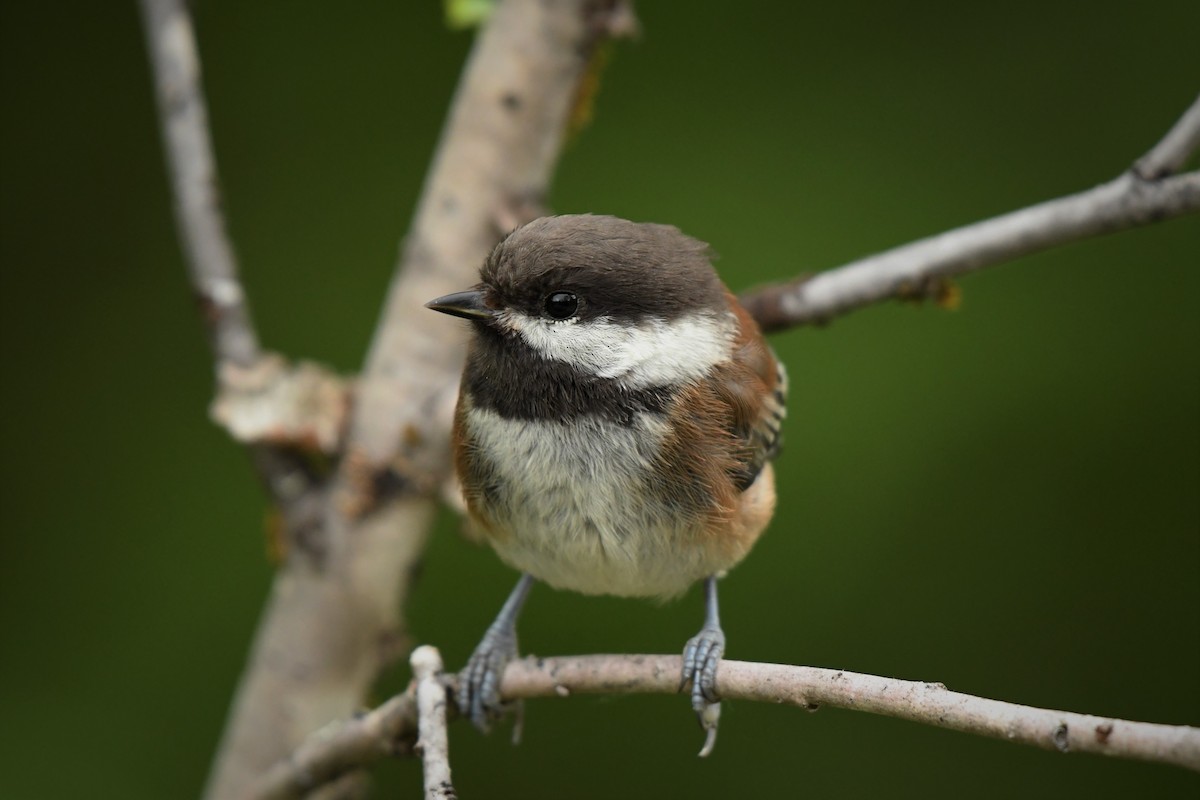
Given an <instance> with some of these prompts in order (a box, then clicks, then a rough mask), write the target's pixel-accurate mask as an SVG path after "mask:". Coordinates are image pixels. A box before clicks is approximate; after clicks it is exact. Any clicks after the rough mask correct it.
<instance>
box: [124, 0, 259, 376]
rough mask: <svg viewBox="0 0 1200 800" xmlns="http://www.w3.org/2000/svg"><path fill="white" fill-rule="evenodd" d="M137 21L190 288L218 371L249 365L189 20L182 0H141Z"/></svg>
mask: <svg viewBox="0 0 1200 800" xmlns="http://www.w3.org/2000/svg"><path fill="white" fill-rule="evenodd" d="M142 17H143V27H144V28H145V33H146V42H147V45H148V47H149V50H150V61H151V65H152V66H153V71H154V86H155V90H156V91H155V94H156V96H157V98H158V113H159V120H160V123H161V126H162V135H163V143H164V145H165V147H166V151H167V161H168V163H169V164H170V167H171V169H170V172H171V181H172V186H173V189H174V195H175V217H176V223H177V224H178V226H179V231H180V233H181V235H182V236H183V241H184V250H185V252H186V255H187V262H188V274H189V277H190V278H191V282H192V289H193V291H194V292H195V293H196V297H197V299H198V301H199V302H200V305H201V312H202V314H203V316H204V320H205V323H206V324H207V326H208V331H209V339H210V341H211V343H212V347H213V352H214V354H215V355H216V359H217V364H218V367H219V366H220V364H221V363H222V362H232V363H234V364H238V365H240V366H250V365H251V364H253V363H254V362H255V361H257V360H258V358H259V356H260V348H259V344H258V336H257V335H256V334H255V332H254V325H253V323H252V322H251V319H250V310H249V308H248V306H247V303H246V295H245V292H244V291H243V289H242V283H241V280H240V279H239V278H238V267H237V259H236V258H235V256H234V253H233V246H232V245H231V244H230V242H229V237H228V235H226V232H225V220H224V218H223V217H222V215H221V205H220V199H219V196H218V191H217V166H216V159H215V158H214V157H213V148H212V141H211V140H210V138H209V132H208V111H207V109H206V108H205V105H204V92H203V90H202V88H201V85H200V57H199V54H198V52H197V50H196V37H195V32H194V31H193V29H192V20H191V17H190V16H189V14H188V10H187V5H186V3H185V2H184V0H142Z"/></svg>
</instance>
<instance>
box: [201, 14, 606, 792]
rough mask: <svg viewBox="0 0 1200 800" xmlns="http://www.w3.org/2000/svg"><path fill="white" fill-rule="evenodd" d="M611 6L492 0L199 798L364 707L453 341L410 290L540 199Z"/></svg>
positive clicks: (423, 511) (413, 543)
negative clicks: (332, 448)
mask: <svg viewBox="0 0 1200 800" xmlns="http://www.w3.org/2000/svg"><path fill="white" fill-rule="evenodd" d="M628 18H629V13H628V11H627V9H625V7H624V5H623V4H622V3H620V2H618V0H558V2H553V3H547V2H543V1H542V0H506V1H505V2H503V3H499V4H497V5H496V6H495V9H494V11H493V13H492V15H491V18H490V19H489V21H488V24H487V26H486V27H485V28H484V29H483V30H482V31H481V32H480V33H479V35H478V37H477V39H476V41H475V45H474V47H473V48H472V51H471V55H470V58H469V60H468V63H467V65H466V68H465V69H464V72H463V75H462V78H461V80H460V83H459V88H458V90H457V92H456V94H455V98H454V101H453V104H452V107H451V111H450V115H449V118H448V120H447V123H446V126H445V128H444V129H443V132H442V137H441V140H440V141H439V144H438V150H437V153H436V155H435V157H434V160H433V163H432V165H431V167H430V171H429V174H428V176H427V178H426V183H425V186H424V189H423V191H422V196H421V200H420V202H419V204H418V207H417V212H416V215H415V217H414V219H413V221H412V225H411V228H410V230H409V233H408V235H407V237H406V239H405V244H404V248H403V253H402V257H401V259H400V263H399V264H398V266H397V269H396V273H395V277H394V279H393V281H392V285H391V288H390V289H389V292H388V298H387V302H386V306H385V308H384V311H383V314H382V316H381V319H380V322H379V325H378V327H377V331H376V335H375V338H374V341H373V342H372V345H371V350H370V354H369V356H368V358H367V362H366V365H365V367H364V370H363V374H362V378H361V381H360V383H359V385H358V387H357V391H356V395H355V402H354V405H353V408H352V411H351V413H352V415H353V417H352V419H351V420H350V421H349V424H348V430H347V434H346V440H345V444H344V451H343V454H342V457H341V458H340V459H339V461H338V466H337V470H336V472H335V473H334V475H333V476H332V477H331V480H330V486H329V490H328V492H326V493H325V494H324V495H322V504H321V509H320V514H319V518H318V519H319V523H318V524H317V525H316V526H315V527H314V530H313V531H312V538H313V539H315V540H318V541H319V543H320V546H319V548H317V550H318V551H319V553H320V557H319V558H316V559H313V560H312V561H311V562H310V563H303V562H302V561H301V560H299V559H289V561H288V563H287V564H286V565H285V566H284V569H283V570H282V571H281V572H280V573H279V574H278V575H277V576H276V579H275V583H274V586H273V589H272V595H271V598H270V599H269V601H268V603H267V607H266V609H265V611H264V613H263V618H262V621H261V623H260V626H259V630H258V632H257V634H256V635H255V641H254V645H253V649H252V652H251V655H250V659H249V663H248V664H247V667H246V670H245V672H244V674H243V676H242V679H241V682H240V684H239V687H238V692H237V695H236V697H235V699H234V703H233V707H232V709H231V710H230V714H229V720H228V721H227V723H226V728H225V732H224V734H223V737H222V741H221V744H220V745H219V747H218V751H217V755H216V758H215V759H214V765H213V770H212V773H211V775H210V778H209V784H208V788H207V791H206V796H207V797H210V798H226V797H243V796H245V794H246V787H247V786H248V785H250V784H251V783H252V782H253V781H255V780H256V779H257V778H258V777H259V776H260V775H261V774H262V773H263V771H264V770H266V769H267V768H268V767H269V766H270V765H271V764H273V763H275V762H276V761H277V760H278V759H280V758H282V757H284V756H285V755H286V754H287V753H288V752H291V751H292V750H293V749H294V748H295V747H296V746H297V744H299V743H300V742H301V741H303V740H304V737H306V736H307V735H308V734H309V733H311V732H312V731H314V730H317V729H319V728H321V727H322V726H324V725H325V724H326V723H328V722H330V721H331V720H336V719H340V718H342V717H344V716H347V715H349V714H350V713H351V712H352V711H353V710H354V709H355V708H357V707H359V706H360V705H361V704H362V703H363V699H364V698H365V697H366V694H367V691H368V690H369V688H370V686H371V685H372V684H373V683H374V681H375V679H376V678H377V677H378V676H379V674H380V672H381V671H382V670H384V669H385V668H386V667H388V666H389V665H390V664H392V663H393V662H394V660H395V659H396V658H397V657H398V656H399V655H401V654H402V653H403V652H404V651H405V649H406V648H407V646H408V642H407V640H406V630H405V626H404V610H405V599H406V596H407V593H408V591H409V587H410V582H411V580H412V577H413V574H414V573H415V571H416V569H417V566H418V564H419V561H420V558H421V554H422V551H423V549H424V545H425V540H426V537H427V535H428V533H429V530H430V528H431V527H432V525H433V521H434V515H435V513H436V501H435V499H434V495H435V492H436V490H437V488H438V487H439V484H440V482H441V478H442V477H443V476H444V475H445V474H446V472H448V468H449V450H450V447H449V427H450V425H449V420H450V412H451V409H452V407H453V403H454V398H455V393H456V388H457V383H458V373H459V371H460V369H461V366H462V357H463V350H464V345H465V342H464V338H463V336H462V335H461V334H462V332H461V330H456V326H454V325H453V323H450V322H439V321H437V320H434V319H431V317H430V315H429V313H428V312H427V311H426V310H425V309H424V308H423V305H424V303H425V301H427V300H429V299H430V298H431V297H436V296H438V295H440V294H445V293H446V292H449V291H452V290H455V289H461V288H463V287H464V286H466V285H469V284H471V283H474V282H475V281H476V280H477V274H478V273H477V269H478V266H479V264H480V263H482V261H483V259H484V257H485V256H486V255H487V253H488V252H489V251H490V250H491V248H492V247H493V246H494V245H495V243H496V242H497V241H498V240H499V238H500V236H501V235H503V234H504V233H506V232H507V229H508V226H509V225H510V224H511V221H512V220H513V219H515V218H520V217H521V216H522V215H523V214H522V209H524V208H525V207H527V206H529V205H536V204H537V203H538V201H539V200H540V199H541V198H542V197H544V196H545V194H546V192H547V190H548V186H549V182H550V178H551V176H552V173H553V170H554V166H555V164H556V163H557V160H558V156H559V153H560V151H561V147H562V143H563V138H564V132H565V131H566V129H567V125H568V121H569V119H570V118H571V115H572V111H573V109H574V106H575V105H576V103H577V102H578V100H579V96H580V87H581V85H583V84H584V83H585V81H584V78H585V76H586V75H587V74H588V70H589V69H590V68H591V67H592V66H593V65H594V61H593V55H594V54H595V53H596V51H597V45H598V44H599V43H600V42H601V41H602V40H603V39H605V38H606V37H607V36H609V35H610V34H612V33H614V32H616V31H618V30H620V27H621V25H620V24H619V23H627V22H628Z"/></svg>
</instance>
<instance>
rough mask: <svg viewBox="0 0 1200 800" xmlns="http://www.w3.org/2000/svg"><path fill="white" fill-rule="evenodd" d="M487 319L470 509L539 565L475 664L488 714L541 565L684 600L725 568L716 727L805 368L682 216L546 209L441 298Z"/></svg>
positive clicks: (470, 399)
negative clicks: (733, 594) (742, 568)
mask: <svg viewBox="0 0 1200 800" xmlns="http://www.w3.org/2000/svg"><path fill="white" fill-rule="evenodd" d="M427 306H428V307H429V308H431V309H434V310H435V311H441V312H443V313H446V314H452V315H454V316H457V317H463V318H465V319H468V320H470V321H471V323H472V325H471V327H472V336H471V341H470V346H469V349H468V354H467V363H466V368H465V370H464V372H463V377H462V386H461V390H460V394H459V400H458V408H457V411H456V414H455V420H454V431H453V442H454V458H455V465H456V470H457V473H458V477H459V479H460V482H461V484H462V489H463V494H464V497H465V499H466V505H467V510H468V514H469V517H470V519H471V521H472V523H473V524H474V526H475V527H476V528H477V529H478V530H479V531H480V532H481V533H482V535H483V536H484V537H485V538H486V539H487V541H488V542H489V543H490V544H491V545H492V547H493V548H494V549H495V550H496V553H497V554H498V555H499V556H500V558H501V560H503V561H504V562H505V563H507V564H509V565H510V566H512V567H514V568H515V569H518V570H520V571H521V572H522V576H521V579H520V581H519V582H518V583H517V586H516V588H515V589H514V590H513V592H512V594H511V595H510V596H509V598H508V600H507V602H506V603H505V604H504V606H503V608H502V609H501V611H500V614H499V616H497V618H496V620H495V622H493V623H492V625H491V627H489V628H488V630H487V633H486V634H485V635H484V637H483V640H482V641H481V642H480V644H479V646H478V647H477V648H476V650H475V652H474V654H473V655H472V656H471V659H470V661H469V662H468V664H467V667H466V668H465V669H464V670H463V673H462V675H461V679H460V689H459V696H458V704H459V707H460V708H461V709H462V710H463V712H464V713H466V714H468V715H469V716H470V718H471V719H472V720H473V721H474V723H475V725H476V726H478V727H479V728H481V729H483V730H486V729H487V727H488V725H489V722H490V721H491V720H493V719H496V718H498V717H499V716H500V715H501V714H502V713H503V711H504V705H503V703H502V700H501V697H500V692H499V688H500V678H501V676H502V674H503V671H504V667H505V665H506V664H507V663H508V662H509V661H510V660H511V659H513V658H515V657H516V654H517V637H516V622H517V616H518V615H519V613H520V610H521V607H522V606H523V605H524V602H525V598H526V596H527V595H528V593H529V590H530V587H531V586H532V585H533V582H534V581H535V580H540V581H543V582H545V583H547V584H549V585H550V586H552V587H554V588H557V589H570V590H573V591H576V592H582V593H584V594H610V595H617V596H621V597H657V598H668V597H673V596H675V595H679V594H681V593H682V592H684V591H685V590H686V589H687V588H688V587H689V586H691V585H692V584H693V583H695V582H697V581H704V582H705V590H706V591H705V597H706V614H705V620H704V625H703V627H702V628H701V629H700V632H699V633H698V634H697V635H696V636H695V637H693V638H692V639H691V640H690V641H688V643H687V645H686V647H685V649H684V658H683V674H682V676H681V684H680V686H681V689H682V688H685V687H690V689H691V698H692V705H693V708H694V709H695V710H696V712H697V714H698V716H699V719H700V722H701V725H702V726H703V727H704V729H705V730H706V733H707V735H706V739H705V745H704V749H703V750H702V751H701V755H707V754H708V753H709V752H710V751H711V750H712V746H713V743H714V741H715V737H716V730H717V721H718V717H719V713H720V705H719V698H718V697H717V692H716V672H717V664H718V662H719V660H720V658H721V656H722V654H723V653H724V649H725V635H724V633H723V631H722V630H721V625H720V620H719V617H718V611H717V579H718V577H720V576H722V575H723V574H724V573H725V571H726V570H728V569H729V568H731V567H733V566H734V565H735V564H737V563H738V562H739V561H741V560H742V558H743V557H744V556H745V555H746V553H747V552H749V550H750V548H751V546H752V545H753V544H754V542H755V540H756V539H757V538H758V536H759V534H761V533H762V531H763V529H764V528H765V527H766V525H767V523H768V522H769V520H770V518H771V514H772V513H773V511H774V506H775V488H774V477H773V474H772V469H771V464H770V461H771V459H772V458H773V457H774V456H775V454H776V453H777V451H778V448H779V443H780V424H781V422H782V420H783V416H784V402H785V398H786V389H787V380H786V375H785V372H784V369H783V365H782V364H780V363H779V362H778V361H777V360H776V359H775V356H774V354H773V353H772V352H771V350H770V348H769V347H768V346H767V344H766V343H765V341H764V340H763V337H762V333H761V332H760V331H759V328H758V325H757V324H756V323H755V322H754V320H753V319H752V318H751V317H750V315H749V314H748V313H747V312H746V310H745V309H744V308H742V307H741V305H739V304H738V301H737V300H736V299H735V298H734V296H733V294H732V293H731V292H730V291H729V290H728V289H727V288H725V286H724V285H723V284H722V283H721V280H720V279H719V278H718V277H717V274H716V272H715V271H714V270H713V267H712V264H711V258H710V254H709V251H708V247H707V245H705V244H704V243H703V242H700V241H697V240H696V239H693V238H690V237H688V236H685V235H684V234H683V233H681V232H680V231H679V230H678V229H677V228H674V227H671V226H668V225H653V224H639V223H634V222H629V221H627V220H623V219H618V218H616V217H608V216H592V215H573V216H559V217H543V218H541V219H538V220H535V221H533V222H531V223H529V224H528V225H525V226H524V227H522V228H519V229H517V230H516V231H514V232H513V233H511V234H510V235H509V236H508V237H507V238H505V239H504V241H502V242H501V243H500V244H499V245H497V246H496V248H495V250H493V251H492V253H491V255H490V256H488V258H487V260H486V262H485V263H484V265H483V269H482V270H481V282H480V283H479V284H478V285H476V286H475V287H474V288H472V289H469V290H467V291H463V292H458V293H455V294H450V295H446V296H445V297H439V298H437V299H436V300H433V301H431V302H429V303H428V304H427Z"/></svg>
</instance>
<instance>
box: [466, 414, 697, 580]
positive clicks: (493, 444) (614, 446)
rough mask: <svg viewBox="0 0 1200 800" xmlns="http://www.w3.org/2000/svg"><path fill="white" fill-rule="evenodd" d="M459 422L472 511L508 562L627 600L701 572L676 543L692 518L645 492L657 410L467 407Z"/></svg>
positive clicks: (656, 440)
mask: <svg viewBox="0 0 1200 800" xmlns="http://www.w3.org/2000/svg"><path fill="white" fill-rule="evenodd" d="M464 425H465V431H464V433H465V434H466V437H467V441H468V442H469V446H470V447H471V449H472V450H473V451H474V453H475V454H476V456H475V459H474V460H475V461H476V462H477V463H476V464H473V466H472V468H473V469H474V470H476V474H474V475H472V476H470V481H471V482H472V483H473V484H474V485H475V486H477V487H478V491H479V497H478V500H479V502H478V505H479V506H482V507H481V508H479V510H480V511H482V512H483V513H484V514H485V515H486V516H487V518H488V521H489V522H490V523H491V524H492V525H493V526H495V527H496V528H498V531H497V532H498V534H499V535H497V536H496V537H494V538H493V540H492V544H493V546H494V547H495V548H496V551H497V553H498V554H499V555H500V557H501V558H502V559H504V560H505V561H507V562H508V563H509V564H511V565H512V566H514V567H516V568H518V569H521V570H524V571H526V572H530V573H531V574H533V575H534V576H535V577H537V578H539V579H541V580H543V581H545V582H546V583H548V584H550V585H551V586H555V587H557V588H564V589H571V590H573V591H578V592H584V593H588V594H618V595H632V596H646V595H669V594H673V593H676V592H678V591H682V590H683V589H684V588H686V586H687V585H688V584H689V583H690V582H691V581H694V580H696V578H697V577H698V573H700V572H703V570H704V569H707V567H706V566H705V565H703V564H701V563H699V561H700V559H701V554H700V553H689V552H688V549H687V548H684V547H681V546H680V542H681V539H682V537H684V536H686V535H687V532H688V531H689V530H690V529H691V528H693V527H694V525H695V524H696V522H695V520H689V519H687V518H686V515H681V514H680V509H678V508H673V507H671V506H670V505H669V504H668V503H667V502H666V501H665V500H664V498H663V497H661V496H660V495H659V494H658V493H656V492H655V491H654V489H653V486H654V481H652V480H651V475H652V472H651V470H652V468H653V466H654V454H655V453H656V452H657V451H658V449H659V446H660V443H661V442H662V439H663V437H664V436H666V435H667V433H668V424H667V423H666V421H665V420H664V419H663V417H662V416H661V415H659V414H654V413H642V414H638V415H637V416H636V418H635V420H634V424H633V425H632V426H625V425H622V424H619V423H614V422H612V421H609V420H606V419H604V418H603V417H600V416H596V417H586V418H576V419H574V420H572V421H570V422H568V423H564V422H555V421H537V422H534V421H529V420H521V419H509V418H505V417H503V416H501V415H499V414H497V413H496V412H494V411H491V410H488V409H481V408H468V409H467V411H466V414H465V419H464ZM693 561H696V562H697V563H691V562H693Z"/></svg>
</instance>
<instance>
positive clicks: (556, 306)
mask: <svg viewBox="0 0 1200 800" xmlns="http://www.w3.org/2000/svg"><path fill="white" fill-rule="evenodd" d="M544 307H545V309H546V315H547V316H549V317H552V318H553V319H566V318H568V317H570V316H573V315H574V314H575V312H576V311H577V310H578V309H579V298H578V297H576V296H575V295H574V294H572V293H571V292H554V293H553V294H551V295H550V296H549V297H547V298H546V304H545V306H544Z"/></svg>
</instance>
